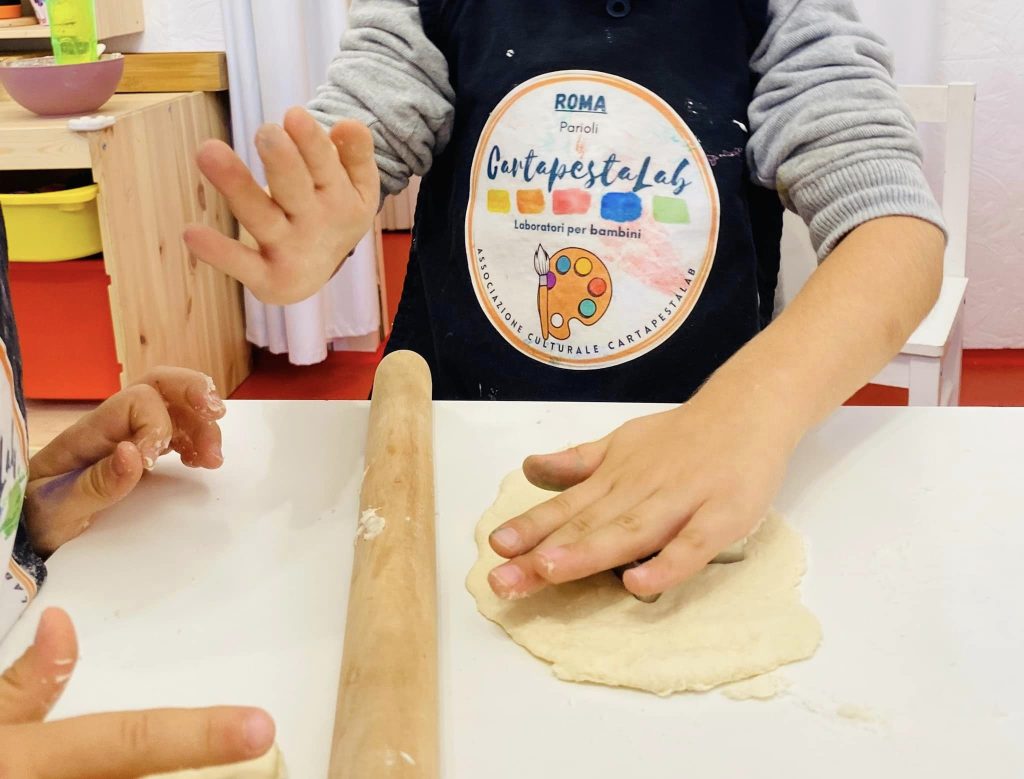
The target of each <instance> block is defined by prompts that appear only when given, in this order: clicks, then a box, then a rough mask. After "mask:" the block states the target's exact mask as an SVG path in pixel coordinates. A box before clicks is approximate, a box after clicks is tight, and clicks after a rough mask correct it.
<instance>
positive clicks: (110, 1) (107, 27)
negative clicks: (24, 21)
mask: <svg viewBox="0 0 1024 779" xmlns="http://www.w3.org/2000/svg"><path fill="white" fill-rule="evenodd" d="M142 4H143V0H96V37H97V38H99V39H100V40H101V41H102V40H106V39H107V38H116V37H117V36H119V35H131V34H133V33H137V32H142V30H143V28H144V24H143V20H144V14H143V10H142ZM25 13H26V15H31V14H32V10H31V8H26V10H25ZM49 37H50V28H49V27H47V26H44V25H41V24H29V25H25V26H19V27H0V41H4V40H11V41H29V40H42V39H49Z"/></svg>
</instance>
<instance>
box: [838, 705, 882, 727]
mask: <svg viewBox="0 0 1024 779" xmlns="http://www.w3.org/2000/svg"><path fill="white" fill-rule="evenodd" d="M836 714H838V715H839V716H840V717H842V718H843V719H848V720H853V721H854V722H871V723H874V722H881V721H882V720H881V717H879V716H878V715H877V714H875V712H873V711H871V709H867V708H865V707H863V706H857V705H855V704H853V703H844V704H843V705H841V706H839V707H838V708H837V709H836Z"/></svg>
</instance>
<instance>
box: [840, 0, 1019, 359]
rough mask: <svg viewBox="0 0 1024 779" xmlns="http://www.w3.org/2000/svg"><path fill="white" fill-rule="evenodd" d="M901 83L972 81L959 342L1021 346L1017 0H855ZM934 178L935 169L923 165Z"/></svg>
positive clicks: (993, 345) (985, 346)
mask: <svg viewBox="0 0 1024 779" xmlns="http://www.w3.org/2000/svg"><path fill="white" fill-rule="evenodd" d="M857 2H858V6H859V7H860V9H861V13H862V15H863V16H864V19H865V20H866V21H868V22H869V23H870V24H871V25H872V26H873V27H874V28H875V29H876V30H878V31H879V32H881V33H882V34H883V35H884V36H885V37H886V39H887V40H888V41H889V43H890V45H892V46H893V48H894V49H895V51H896V56H897V78H898V79H899V80H900V81H901V82H903V83H911V82H929V81H931V82H949V81H973V82H976V83H977V84H978V113H977V134H976V138H975V144H974V160H975V164H974V179H973V182H972V186H971V199H972V204H971V224H970V246H969V249H968V257H967V274H968V276H970V278H971V286H970V289H969V291H968V304H967V333H966V343H967V346H969V347H975V348H1021V347H1024V272H1022V271H1024V131H1022V128H1024V10H1022V7H1021V4H1020V0H897V1H896V2H894V0H857ZM930 172H931V173H932V174H933V175H932V176H931V177H932V178H935V177H936V176H935V175H934V173H935V172H934V171H930Z"/></svg>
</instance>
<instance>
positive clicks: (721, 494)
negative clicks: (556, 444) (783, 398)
mask: <svg viewBox="0 0 1024 779" xmlns="http://www.w3.org/2000/svg"><path fill="white" fill-rule="evenodd" d="M794 442H795V439H794V438H793V437H792V436H790V435H788V434H787V433H786V431H785V430H782V429H773V428H772V426H771V425H765V424H764V423H763V422H758V421H753V420H750V419H747V417H746V416H745V415H744V414H743V413H742V412H737V413H732V414H720V413H715V412H713V411H712V410H711V409H707V408H703V407H701V406H699V405H698V404H697V403H696V402H691V403H689V404H687V405H685V406H682V407H680V408H678V409H674V410H672V411H669V412H665V413H662V414H656V415H654V416H648V417H642V418H640V419H635V420H633V421H631V422H627V423H626V424H625V425H623V426H622V427H620V428H619V429H618V430H616V431H615V432H613V433H612V434H611V435H609V436H607V437H605V438H603V439H601V440H600V441H596V442H593V443H589V444H584V445H583V446H579V447H575V448H573V449H570V450H569V451H567V452H562V453H560V454H554V455H547V456H543V457H530V458H529V459H527V461H526V463H525V465H524V471H525V473H526V476H527V478H529V480H530V481H531V482H533V483H534V484H536V485H537V486H539V487H542V488H546V489H555V490H565V492H562V493H561V494H560V495H558V496H556V497H554V498H552V499H551V500H549V501H547V502H546V503H543V504H541V505H540V506H537V507H536V508H534V509H533V510H531V511H528V512H527V513H526V514H523V515H522V516H519V517H516V518H515V519H512V520H510V521H509V522H507V523H505V524H504V525H502V526H501V527H500V528H498V529H497V530H496V531H495V532H494V533H493V534H492V535H491V546H492V548H493V549H494V550H495V551H496V552H497V553H498V554H500V555H501V556H502V557H506V558H509V559H510V560H511V562H508V563H505V564H504V565H502V566H501V567H499V568H496V569H495V570H494V571H492V572H491V575H490V583H491V587H492V589H493V590H494V591H495V592H496V593H497V594H498V595H500V596H502V597H505V598H516V597H524V596H526V595H530V594H532V593H534V592H536V591H537V590H539V589H541V588H542V587H545V586H547V585H548V584H560V583H562V582H567V581H573V580H576V579H582V578H584V577H586V576H590V575H592V574H595V573H598V572H600V571H606V570H609V569H611V568H615V567H618V566H620V565H626V564H629V563H631V562H634V561H637V560H642V559H644V558H646V557H649V556H650V555H652V554H655V553H657V552H660V554H658V556H657V557H655V558H654V559H653V560H651V561H649V562H647V563H646V564H644V565H641V566H639V567H637V568H633V569H631V570H629V571H627V572H626V574H625V576H624V578H623V581H624V583H625V585H626V588H627V589H628V590H629V591H630V592H632V593H634V594H636V595H640V596H648V595H656V594H659V593H661V592H664V591H665V590H667V589H669V588H671V587H673V586H675V585H676V584H679V583H680V582H682V581H683V580H684V579H686V578H688V577H690V576H692V575H693V574H694V573H696V572H697V571H699V570H700V569H701V568H703V567H704V566H705V565H707V564H708V563H709V562H710V561H711V560H712V559H714V558H715V556H716V555H717V554H718V553H719V552H721V551H722V550H724V549H725V548H726V547H728V546H729V545H730V544H733V543H735V542H736V541H739V540H741V539H742V538H744V537H746V535H747V534H748V533H750V532H751V531H752V530H753V528H754V527H755V526H756V524H757V523H758V521H760V520H761V518H762V517H763V516H764V514H765V512H766V511H767V509H768V507H769V504H770V502H771V500H772V499H773V497H774V495H775V492H776V491H777V490H778V488H779V485H780V484H781V481H782V477H783V474H784V471H785V466H786V462H787V460H788V458H789V455H790V453H791V451H792V447H793V445H794Z"/></svg>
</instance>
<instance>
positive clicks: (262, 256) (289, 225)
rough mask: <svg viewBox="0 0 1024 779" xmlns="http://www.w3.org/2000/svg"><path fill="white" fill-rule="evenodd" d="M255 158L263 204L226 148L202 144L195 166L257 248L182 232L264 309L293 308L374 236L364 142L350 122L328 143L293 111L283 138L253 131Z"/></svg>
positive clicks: (375, 201) (375, 202)
mask: <svg viewBox="0 0 1024 779" xmlns="http://www.w3.org/2000/svg"><path fill="white" fill-rule="evenodd" d="M256 149H257V151H258V152H259V155H260V159H262V160H263V165H264V168H265V170H266V174H267V183H268V184H269V190H270V194H269V195H268V194H267V193H266V192H265V191H264V190H263V189H262V188H261V187H260V186H259V185H258V184H257V183H256V180H255V179H254V178H253V177H252V174H251V173H250V172H249V170H248V169H247V168H246V167H245V164H244V163H243V162H242V161H241V160H240V159H239V158H238V155H237V154H235V153H234V152H233V151H232V150H231V148H230V147H228V146H227V144H224V143H222V142H220V141H208V142H207V143H205V144H204V145H203V147H202V148H201V149H200V150H199V156H198V162H199V168H200V170H201V171H202V172H203V174H204V175H205V176H206V177H207V178H208V179H209V180H210V183H212V184H213V186H214V187H216V188H217V189H218V190H220V192H221V193H223V195H224V196H225V197H226V198H227V201H228V205H229V206H230V207H231V211H232V212H233V213H234V215H235V216H236V217H237V218H238V221H239V222H241V224H242V226H243V227H244V228H245V229H246V230H247V231H248V232H249V234H250V235H251V236H252V238H253V240H254V241H255V243H256V244H257V247H256V248H251V247H249V246H246V245H243V244H242V243H241V242H240V241H235V240H232V239H230V238H228V237H226V236H224V235H222V234H221V233H219V232H217V231H216V230H214V229H213V228H211V227H206V226H201V225H193V226H191V227H189V228H188V230H186V232H185V242H186V243H187V244H188V247H189V249H190V250H191V251H192V252H193V254H195V255H196V256H197V257H198V258H199V259H201V260H203V261H204V262H208V263H209V264H210V265H212V266H214V267H215V268H218V269H220V270H222V271H224V272H225V273H227V274H229V275H231V276H234V277H235V278H236V279H238V280H239V281H240V282H242V284H244V285H245V286H246V287H248V289H249V290H250V291H251V292H252V293H253V294H254V295H256V297H258V298H259V299H260V300H262V301H263V302H264V303H271V304H280V305H284V304H288V303H297V302H299V301H300V300H305V299H306V298H308V297H310V296H311V295H313V294H315V293H316V292H318V291H319V290H320V289H321V288H322V287H323V286H324V285H325V284H326V283H327V282H328V281H329V280H330V278H331V276H333V275H334V273H335V272H336V271H337V269H338V268H339V267H340V266H341V263H342V261H344V259H345V257H347V256H348V254H349V253H350V252H351V251H352V249H354V248H355V246H356V244H358V243H359V241H360V240H362V238H363V236H365V235H366V234H367V233H368V232H369V231H370V229H371V228H372V227H373V220H374V216H375V215H376V213H377V209H378V207H379V206H380V173H379V172H378V170H377V162H376V158H375V157H374V148H373V137H372V136H371V135H370V131H369V130H368V129H367V128H366V127H365V126H364V125H361V124H359V123H358V122H352V121H345V122H339V123H338V124H337V125H335V127H334V129H332V130H331V133H330V135H328V134H327V133H326V132H325V131H324V130H323V128H321V127H320V125H319V124H318V123H317V122H316V120H315V119H313V117H312V116H310V115H309V114H308V113H307V112H306V111H304V110H303V109H301V108H293V109H292V110H291V111H289V112H288V114H287V115H286V116H285V120H284V127H283V128H281V127H278V126H276V125H264V126H263V127H261V128H260V130H259V132H257V133H256Z"/></svg>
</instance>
